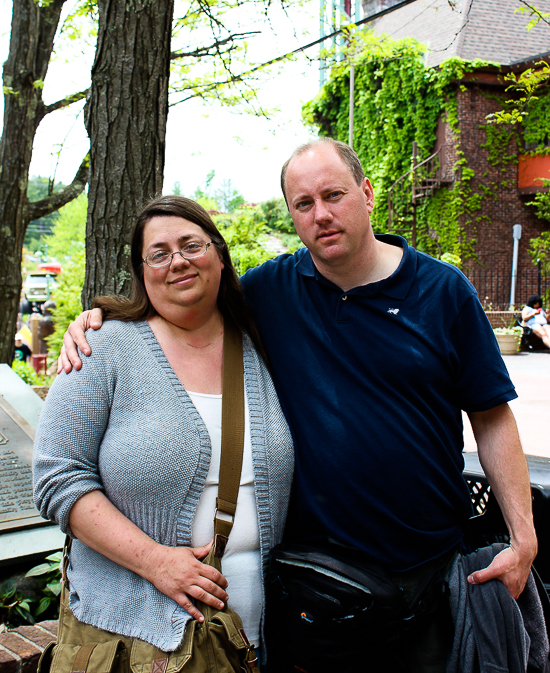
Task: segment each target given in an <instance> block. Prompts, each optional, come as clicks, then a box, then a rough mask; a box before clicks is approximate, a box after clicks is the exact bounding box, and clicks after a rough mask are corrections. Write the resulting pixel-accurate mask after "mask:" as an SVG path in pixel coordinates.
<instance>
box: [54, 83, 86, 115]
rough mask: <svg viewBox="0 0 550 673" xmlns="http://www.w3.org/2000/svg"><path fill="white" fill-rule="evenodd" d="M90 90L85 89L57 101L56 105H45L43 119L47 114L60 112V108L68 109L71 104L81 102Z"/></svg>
mask: <svg viewBox="0 0 550 673" xmlns="http://www.w3.org/2000/svg"><path fill="white" fill-rule="evenodd" d="M89 91H90V89H86V90H85V91H79V92H78V93H73V94H71V95H70V96H67V97H66V98H63V99H62V100H58V101H57V103H52V104H51V105H46V106H45V107H44V117H45V116H46V115H47V114H50V112H55V111H56V110H61V108H64V107H68V106H69V105H72V104H73V103H76V102H77V101H79V100H82V99H83V98H86V96H87V95H88V93H89Z"/></svg>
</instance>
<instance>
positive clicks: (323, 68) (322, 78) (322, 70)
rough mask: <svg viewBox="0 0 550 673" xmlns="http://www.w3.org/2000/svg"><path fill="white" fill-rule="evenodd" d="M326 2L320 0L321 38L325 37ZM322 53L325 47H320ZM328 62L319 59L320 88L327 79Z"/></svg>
mask: <svg viewBox="0 0 550 673" xmlns="http://www.w3.org/2000/svg"><path fill="white" fill-rule="evenodd" d="M325 12H326V2H325V0H319V37H325ZM319 49H320V51H322V50H323V45H322V44H321V46H320V48H319ZM326 67H327V64H326V61H325V59H324V58H321V59H319V87H322V86H323V84H324V83H325V79H326Z"/></svg>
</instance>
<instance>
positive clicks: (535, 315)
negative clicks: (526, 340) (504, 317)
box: [521, 294, 550, 348]
mask: <svg viewBox="0 0 550 673" xmlns="http://www.w3.org/2000/svg"><path fill="white" fill-rule="evenodd" d="M549 313H550V312H549V311H545V310H544V309H543V308H542V299H541V298H540V297H539V296H538V295H537V294H532V295H531V296H530V297H529V299H528V300H527V305H526V306H524V307H523V310H522V312H521V319H522V320H523V325H524V327H530V328H531V329H532V330H533V333H534V334H536V335H537V336H538V337H539V338H540V339H542V342H543V343H544V345H545V346H546V348H550V325H549V324H548V318H549V317H550V315H549Z"/></svg>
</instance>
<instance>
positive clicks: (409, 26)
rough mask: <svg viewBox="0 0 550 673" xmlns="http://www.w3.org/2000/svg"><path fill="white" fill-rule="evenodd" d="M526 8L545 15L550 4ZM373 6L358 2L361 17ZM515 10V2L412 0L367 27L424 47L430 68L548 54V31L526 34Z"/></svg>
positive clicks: (538, 0) (535, 0)
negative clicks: (448, 62)
mask: <svg viewBox="0 0 550 673" xmlns="http://www.w3.org/2000/svg"><path fill="white" fill-rule="evenodd" d="M383 2H384V4H385V5H386V6H388V5H389V4H391V2H388V0H383ZM529 4H531V1H530V3H529ZM532 4H533V5H534V6H535V7H537V9H538V10H539V11H541V12H543V13H550V0H532ZM378 5H380V0H363V11H364V14H365V16H367V15H369V14H372V13H373V10H374V11H376V10H377V9H379V7H378ZM519 6H524V5H522V3H521V1H520V0H415V2H412V3H410V4H408V5H405V6H404V7H401V8H400V9H397V10H395V11H393V12H390V13H388V14H386V15H385V16H383V17H381V18H380V19H377V20H376V21H374V22H373V23H372V25H373V27H374V30H375V31H376V32H377V33H385V34H387V35H390V36H391V37H393V38H395V39H399V38H403V37H414V38H415V39H417V40H418V41H419V42H422V43H424V44H426V45H427V46H428V47H429V50H430V51H429V53H428V55H427V64H428V65H430V66H435V65H439V64H440V63H441V62H442V61H443V60H445V59H446V58H450V57H451V56H458V57H460V58H463V59H465V60H473V59H476V58H480V59H483V60H486V61H493V62H496V63H499V64H501V65H511V64H513V63H516V62H518V61H526V60H528V59H530V58H532V57H533V56H539V55H542V54H548V53H549V52H550V26H549V25H548V24H547V23H544V22H542V21H541V22H539V24H538V25H537V26H535V28H532V29H531V30H529V31H528V30H527V29H526V27H527V24H528V23H529V20H530V18H529V15H528V14H520V13H515V10H516V8H517V7H519ZM548 20H550V18H549V19H548Z"/></svg>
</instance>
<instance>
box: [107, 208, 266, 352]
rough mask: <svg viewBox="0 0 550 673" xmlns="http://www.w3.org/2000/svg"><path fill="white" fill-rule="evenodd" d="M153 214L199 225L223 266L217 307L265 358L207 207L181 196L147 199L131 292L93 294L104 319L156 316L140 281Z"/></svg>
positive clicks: (134, 244)
mask: <svg viewBox="0 0 550 673" xmlns="http://www.w3.org/2000/svg"><path fill="white" fill-rule="evenodd" d="M153 217H181V218H183V219H184V220H188V221H189V222H193V223H194V224H196V225H198V226H199V227H200V228H201V229H202V230H203V231H204V232H205V233H206V234H207V235H208V236H209V238H210V240H211V241H212V243H213V244H214V247H215V248H216V250H217V251H218V254H219V255H220V257H221V260H222V262H223V264H224V268H223V270H222V274H221V280H220V289H219V291H218V308H219V310H220V312H221V314H222V315H223V317H224V319H227V318H229V319H230V320H232V321H233V322H234V323H235V325H237V326H238V327H239V328H240V329H241V330H242V331H244V332H247V333H248V334H249V336H250V338H251V339H252V341H253V343H254V346H255V347H256V349H257V350H258V351H259V353H260V354H261V355H262V357H263V358H264V360H265V359H266V358H265V353H264V350H263V347H262V344H261V341H260V337H259V335H258V332H257V330H256V327H255V325H254V323H253V321H252V317H251V315H250V311H249V310H248V307H247V306H246V304H245V301H244V295H243V292H242V289H241V284H240V282H239V279H238V277H237V274H236V272H235V269H234V267H233V262H232V261H231V257H230V255H229V250H228V248H227V243H226V242H225V240H224V238H223V236H222V235H221V234H220V232H219V231H218V229H217V227H216V225H215V224H214V222H213V221H212V218H211V217H210V215H209V214H208V213H207V212H206V210H205V209H204V208H203V207H202V206H200V205H199V204H198V203H196V202H195V201H192V200H191V199H187V198H185V197H184V196H175V195H171V196H159V197H157V198H155V199H153V200H152V201H150V202H149V203H148V204H147V205H146V206H145V207H144V208H143V210H142V211H141V213H140V214H139V216H138V218H137V220H136V224H135V226H134V229H133V231H132V240H131V253H130V260H131V264H132V291H131V294H130V298H129V299H128V298H127V297H123V296H121V295H112V296H104V297H96V298H95V299H94V308H100V309H101V310H102V311H103V319H104V320H122V321H123V322H130V321H132V320H148V319H149V318H152V317H153V316H155V315H157V312H156V311H155V309H154V307H153V305H152V303H151V301H150V299H149V296H148V295H147V291H146V289H145V284H144V282H143V264H144V262H143V261H142V255H143V232H144V230H145V226H146V225H147V223H148V222H149V221H150V220H151V219H152V218H153Z"/></svg>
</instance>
